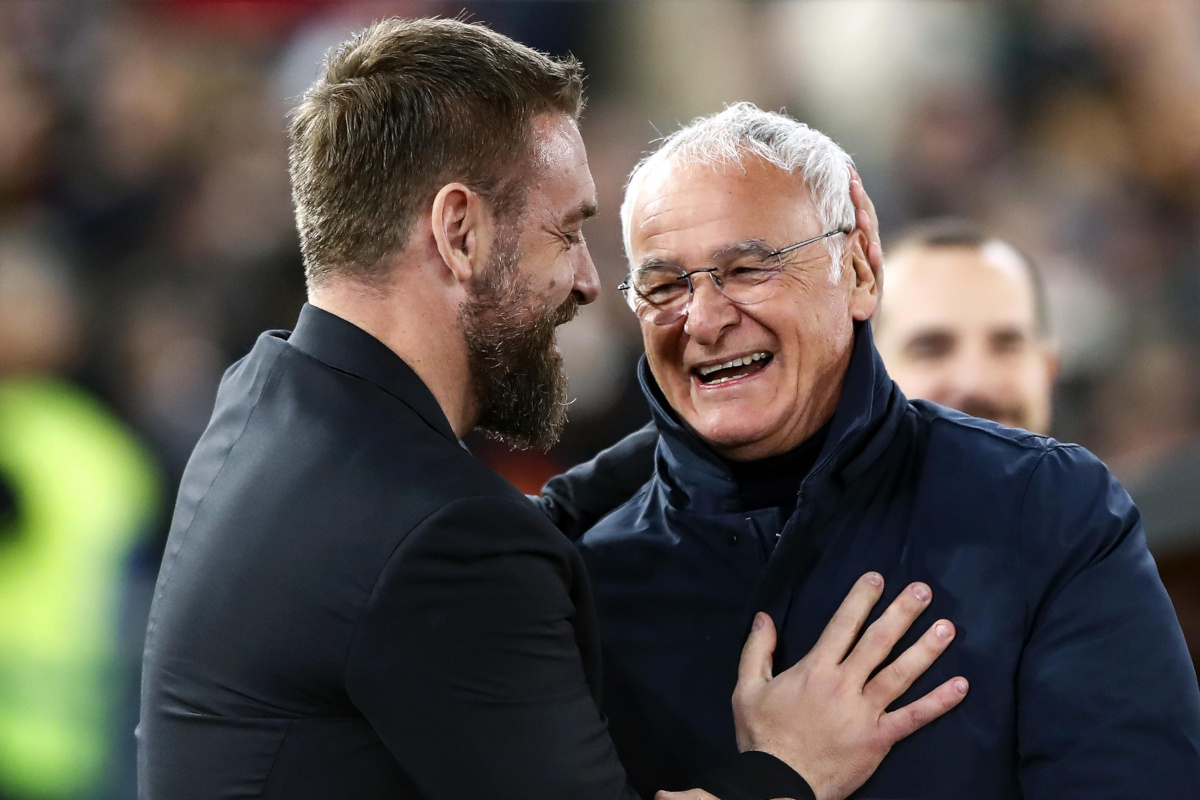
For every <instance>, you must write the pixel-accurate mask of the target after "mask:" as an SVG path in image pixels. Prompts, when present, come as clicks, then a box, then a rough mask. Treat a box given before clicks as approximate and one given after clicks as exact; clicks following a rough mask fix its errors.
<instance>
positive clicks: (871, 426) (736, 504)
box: [638, 322, 908, 512]
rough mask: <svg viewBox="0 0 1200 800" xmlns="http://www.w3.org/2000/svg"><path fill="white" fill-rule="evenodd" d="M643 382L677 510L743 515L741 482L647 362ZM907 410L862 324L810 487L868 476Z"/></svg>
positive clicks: (660, 463) (641, 368)
mask: <svg viewBox="0 0 1200 800" xmlns="http://www.w3.org/2000/svg"><path fill="white" fill-rule="evenodd" d="M638 380H639V381H640V382H641V385H642V391H643V392H644V393H645V395H646V400H647V402H648V403H649V404H650V413H651V416H652V417H653V419H654V423H655V425H656V426H657V428H658V431H659V434H660V437H661V438H660V443H659V448H658V453H657V456H656V461H655V468H656V471H657V473H658V475H659V477H660V478H662V479H663V480H664V482H665V483H666V484H667V487H668V489H669V490H670V494H671V504H672V505H674V506H680V507H688V508H691V509H692V510H695V511H701V512H732V511H740V510H741V509H740V504H741V501H740V498H739V495H738V489H737V484H736V482H735V481H734V479H733V475H732V474H731V473H730V471H729V469H728V468H727V467H726V466H725V463H724V462H723V461H722V460H721V458H720V457H719V456H717V454H716V453H715V452H713V450H712V449H711V448H710V447H708V445H706V444H705V443H704V442H703V441H701V440H700V438H699V437H698V436H696V434H694V433H692V431H691V430H689V429H688V428H687V427H685V426H684V425H683V424H682V423H681V422H680V421H679V419H678V417H677V416H676V415H675V412H674V411H673V410H671V408H670V406H668V405H667V402H666V399H665V397H664V396H663V393H662V390H661V389H659V387H658V384H657V383H656V382H655V380H654V376H653V375H652V374H651V373H650V368H649V366H648V364H647V363H646V357H645V356H644V355H643V356H642V358H641V361H640V362H639V363H638ZM907 405H908V402H907V400H906V399H905V397H904V395H903V394H902V393H901V392H900V389H899V388H898V387H897V386H896V384H895V383H894V382H893V381H892V379H891V378H890V377H888V374H887V370H886V369H884V366H883V361H882V359H881V358H880V357H879V353H878V352H877V351H876V350H875V342H874V339H873V338H872V335H871V326H870V325H869V324H867V323H863V322H860V323H855V328H854V347H853V350H852V352H851V355H850V364H849V366H847V368H846V378H845V381H844V382H843V384H842V396H841V398H840V399H839V400H838V405H837V408H836V410H835V411H834V413H833V420H832V423H831V424H830V428H829V435H828V438H827V439H826V440H825V446H824V447H823V448H822V450H821V453H820V455H818V456H817V460H816V463H815V465H814V466H813V468H812V471H811V472H810V473H809V476H810V479H811V480H813V481H821V482H825V481H834V482H836V483H838V484H842V485H844V484H845V483H847V482H849V481H850V480H853V479H854V478H855V477H857V476H858V475H860V474H861V473H862V472H863V471H864V470H866V468H867V467H869V466H870V465H871V464H872V463H873V462H874V461H875V460H876V459H877V458H878V457H879V455H880V454H881V453H882V452H883V450H884V449H886V447H887V445H888V444H890V443H891V441H892V438H893V437H894V436H895V433H896V430H897V428H898V426H899V424H900V418H901V417H902V416H903V413H904V409H905V408H906V407H907ZM807 482H808V481H806V483H807Z"/></svg>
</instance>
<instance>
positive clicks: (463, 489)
mask: <svg viewBox="0 0 1200 800" xmlns="http://www.w3.org/2000/svg"><path fill="white" fill-rule="evenodd" d="M581 105H582V74H581V68H580V67H579V65H578V63H577V62H575V61H574V60H571V59H569V60H565V61H560V60H555V59H552V58H549V57H547V56H544V55H542V54H540V53H537V52H535V51H533V50H530V49H528V48H526V47H523V46H521V45H519V44H517V43H516V42H513V41H512V40H510V39H507V38H506V37H503V36H501V35H499V34H496V33H493V32H492V31H490V30H488V29H487V28H484V27H481V26H476V25H468V24H464V23H461V22H457V21H451V20H416V21H403V20H387V21H384V22H382V23H378V24H376V25H374V26H372V27H370V28H368V29H367V30H365V31H363V32H361V33H360V34H358V35H356V36H355V37H353V38H352V39H351V40H350V41H348V42H347V43H345V44H344V45H342V47H341V48H340V49H338V50H337V52H336V53H335V54H333V55H331V57H330V58H329V60H328V62H327V65H326V71H325V74H324V75H323V76H322V78H320V79H319V80H318V81H317V83H316V84H314V86H313V87H312V88H311V89H310V90H309V91H308V92H307V93H306V95H305V98H304V100H303V102H302V103H301V105H300V107H299V108H298V109H297V110H296V112H295V115H294V117H293V121H292V126H291V139H292V144H291V176H292V187H293V198H294V202H295V205H296V221H297V226H298V228H299V231H300V239H301V248H302V252H303V255H304V260H305V267H306V275H307V280H308V289H309V300H310V304H309V305H306V306H305V307H304V309H303V310H302V311H301V314H300V318H299V321H298V323H297V325H296V329H295V331H293V332H292V333H290V334H288V333H286V332H271V333H267V334H264V335H263V336H262V337H260V339H259V340H258V342H257V344H256V345H255V346H254V349H253V350H252V351H251V353H250V354H249V355H248V356H247V357H246V358H244V359H243V360H241V361H240V362H238V363H237V364H235V365H234V366H233V367H232V368H231V369H230V370H229V371H228V372H227V373H226V375H225V378H224V379H223V381H222V385H221V389H220V392H219V394H218V397H217V401H216V408H215V410H214V412H213V417H212V421H211V422H210V424H209V427H208V428H207V430H206V432H205V434H204V435H203V436H202V437H201V440H200V442H199V444H198V445H197V447H196V450H195V452H194V453H193V455H192V458H191V460H190V462H189V464H188V467H187V469H186V471H185V473H184V477H183V481H182V485H181V487H180V492H179V500H178V504H177V506H176V510H175V517H174V520H173V523H172V529H171V532H170V535H169V539H168V542H167V552H166V555H165V558H164V560H163V565H162V569H161V572H160V575H159V580H158V585H157V588H156V595H155V599H154V603H153V607H152V610H151V615H150V620H149V625H148V630H147V638H146V650H145V659H144V673H143V693H142V718H141V723H140V725H139V729H138V741H139V784H140V792H141V796H142V797H145V798H147V800H152V799H153V798H164V799H169V800H183V798H189V797H195V798H201V797H203V798H211V797H217V796H230V795H233V794H254V795H256V796H263V797H279V798H288V799H289V800H299V799H300V798H306V797H312V798H316V797H331V796H339V797H354V798H356V800H368V798H375V797H380V798H382V797H389V798H396V797H439V798H460V797H461V798H468V797H470V798H475V797H480V796H496V797H521V798H538V797H545V798H563V797H571V798H580V800H583V799H584V798H592V797H595V798H600V797H631V796H632V794H631V793H630V791H629V790H628V788H627V787H626V784H625V774H624V771H623V769H622V767H621V765H620V763H619V762H618V761H617V757H616V753H615V751H614V748H613V746H612V743H611V741H610V739H609V737H608V734H607V732H606V730H605V722H604V718H603V717H602V716H601V714H600V712H599V710H598V708H597V706H596V699H597V696H598V694H597V691H598V687H597V683H598V675H599V661H600V655H599V650H598V634H597V631H596V626H595V620H594V617H593V600H592V595H591V592H590V589H589V586H588V583H587V579H586V576H585V574H584V570H583V566H582V562H581V559H580V556H579V554H578V553H577V552H576V551H575V549H574V548H573V547H572V546H571V544H570V542H569V541H568V540H567V539H566V538H564V537H563V536H561V535H560V534H559V532H558V531H556V530H555V529H554V528H553V527H552V526H551V525H550V524H549V523H548V522H547V521H546V519H545V517H544V516H542V515H541V514H540V513H539V512H538V511H537V510H536V509H535V508H534V507H533V506H532V505H530V504H529V503H528V502H527V500H526V499H525V498H524V496H523V495H521V494H519V493H518V492H517V490H516V489H515V488H514V487H513V486H512V485H511V484H508V483H506V482H505V481H504V480H503V479H502V478H501V477H500V476H499V475H497V474H496V473H494V472H492V471H491V470H489V469H487V468H486V467H485V466H483V465H482V464H481V463H480V462H479V461H477V460H476V459H474V458H473V457H472V456H471V454H470V453H469V452H467V450H466V449H465V448H463V447H462V446H460V443H459V438H460V437H461V436H462V435H463V434H464V433H466V432H467V431H469V430H471V429H472V428H476V427H478V428H481V429H483V430H485V431H488V432H490V433H491V434H492V435H495V436H499V437H503V438H505V439H507V440H508V441H511V442H514V443H517V444H521V445H524V446H537V447H545V446H548V445H549V444H551V443H553V441H554V440H555V438H556V437H557V434H558V431H559V429H560V428H561V426H562V424H563V421H564V416H565V407H566V402H565V385H564V380H563V377H562V372H561V358H560V356H559V355H558V353H557V349H556V347H555V345H554V330H555V328H556V327H557V326H558V325H560V324H562V323H564V322H566V321H568V320H569V319H570V318H571V317H572V316H573V315H574V314H575V312H576V310H577V307H578V306H579V305H582V304H586V303H589V302H591V301H592V300H594V299H595V298H596V296H597V294H598V292H599V286H598V279H597V275H596V271H595V267H594V265H593V264H592V261H591V257H590V255H589V253H588V250H587V246H586V244H585V242H584V240H583V234H582V225H583V222H584V221H585V220H586V219H587V218H588V217H590V216H591V215H592V214H593V213H594V212H595V187H594V185H593V182H592V178H591V175H590V173H589V170H588V166H587V158H586V154H585V152H584V149H583V144H582V141H581V139H580V135H579V132H578V128H577V126H576V118H577V117H578V115H579V112H580V108H581ZM842 591H843V594H845V593H846V592H847V591H848V592H849V594H848V597H847V599H846V601H845V603H844V604H843V605H842V606H841V610H840V613H839V614H838V615H837V616H836V617H834V618H833V621H832V622H831V623H830V625H829V627H828V628H827V634H826V636H825V637H824V639H823V640H822V642H821V643H819V644H817V645H816V646H815V647H814V648H813V651H812V654H811V657H810V658H808V659H805V660H804V661H801V662H800V664H798V665H797V667H796V668H795V669H794V670H792V671H789V672H787V673H785V674H782V675H779V676H778V677H774V678H772V670H771V666H770V653H771V651H772V648H773V641H774V628H773V627H772V626H771V625H770V624H769V621H768V619H767V618H766V616H765V615H760V616H759V617H758V618H757V620H756V624H755V625H754V627H753V630H752V632H751V634H750V638H749V640H748V642H747V645H746V654H745V657H744V658H743V659H742V667H743V670H744V672H745V674H744V676H743V680H742V682H741V683H739V688H738V694H737V695H736V697H735V702H736V704H737V707H738V719H739V726H738V729H739V732H740V734H741V738H740V740H739V742H738V743H737V744H738V747H736V748H735V747H733V746H731V747H730V748H729V749H728V752H727V754H722V757H721V758H717V759H712V762H713V763H707V764H705V765H704V767H705V768H709V769H711V768H712V767H713V765H714V764H717V765H718V769H717V770H714V771H711V772H710V773H709V774H710V775H711V780H712V782H711V783H707V784H705V785H706V786H707V788H709V789H719V790H720V793H721V795H722V796H723V797H725V800H734V798H743V797H744V798H764V799H765V798H768V797H780V796H785V795H786V796H791V797H796V798H803V797H814V796H815V797H819V798H822V799H824V798H839V797H844V796H846V794H848V793H849V792H850V791H851V790H853V789H854V788H855V787H856V786H857V785H859V784H860V783H861V782H862V780H864V779H865V778H866V777H867V776H868V775H869V774H870V773H871V772H872V771H873V770H874V768H875V767H876V766H877V765H878V763H879V760H880V759H881V758H882V757H883V755H884V754H885V753H886V752H887V750H888V748H890V747H891V746H892V745H893V744H894V743H895V742H896V741H898V740H899V739H901V738H903V737H904V736H905V735H907V734H908V733H911V732H912V730H914V729H916V728H917V727H919V726H920V725H922V724H924V723H925V722H928V721H929V720H931V719H934V718H936V717H938V716H939V715H940V714H941V713H943V712H944V711H946V710H948V709H949V708H951V707H953V706H954V705H956V704H957V703H958V702H959V701H960V700H961V699H962V697H963V695H964V694H965V692H966V684H965V681H963V680H962V679H961V678H952V679H950V680H947V681H945V683H943V684H942V685H940V686H937V687H928V689H929V690H930V691H929V692H928V694H927V695H926V696H924V697H922V698H920V699H917V700H915V701H914V702H913V703H911V704H909V705H907V706H904V707H902V708H898V709H897V710H896V711H893V712H890V713H885V709H886V708H887V707H888V706H890V705H892V704H893V703H894V701H895V699H896V698H897V697H898V696H899V694H900V693H902V692H904V691H905V690H906V689H907V687H908V685H909V684H910V682H911V681H912V680H913V679H914V678H915V677H916V676H917V675H918V674H921V673H923V672H924V670H925V669H926V668H927V667H928V666H929V664H930V663H931V662H932V661H933V659H934V658H936V657H937V655H938V654H939V653H941V652H942V651H943V650H944V649H945V648H946V646H947V645H948V644H949V641H950V638H952V637H951V636H949V635H948V632H949V631H950V630H952V626H951V625H950V623H948V622H946V621H944V620H943V621H941V622H939V623H937V624H936V625H935V626H933V627H931V628H930V629H929V630H928V631H927V632H925V633H924V635H922V636H920V637H919V638H917V637H910V639H915V642H913V644H912V646H911V647H910V648H909V649H908V650H906V651H905V652H904V653H902V654H901V655H900V656H899V657H898V658H897V660H896V661H895V662H894V664H892V665H891V666H887V667H884V668H883V669H882V670H880V671H879V672H878V675H876V676H875V677H874V678H872V677H871V676H872V675H873V674H874V673H875V671H876V668H877V667H879V665H880V663H881V662H882V660H883V659H884V658H885V657H886V656H887V654H888V653H889V652H890V650H891V649H892V645H893V644H894V643H895V642H896V641H897V640H898V639H899V638H900V636H901V635H903V634H904V633H905V632H906V631H907V628H908V626H909V624H910V623H911V622H912V621H913V620H914V619H915V617H916V616H917V615H919V614H920V613H921V612H922V610H923V609H924V608H925V607H926V606H927V605H928V603H929V602H930V599H931V595H930V590H929V588H928V587H927V586H924V585H923V584H916V585H914V586H912V587H910V588H909V589H908V590H907V591H904V592H902V593H900V596H899V597H898V598H897V599H896V601H895V602H894V603H892V604H891V605H890V606H889V608H888V610H887V611H885V612H883V614H882V616H880V617H879V619H878V620H877V621H876V622H875V623H874V624H873V626H872V627H871V628H870V629H868V631H867V633H866V634H865V635H864V637H863V640H862V641H861V642H860V643H859V644H858V645H857V646H853V647H852V645H853V642H854V639H855V637H856V636H857V633H858V630H859V628H860V627H861V626H862V624H863V622H864V620H865V619H866V617H867V615H868V613H869V612H870V610H871V608H872V606H873V605H874V601H875V600H876V599H878V597H879V596H880V595H881V594H882V592H883V581H882V579H881V578H880V577H879V576H878V575H877V574H868V575H867V576H864V577H863V578H862V579H861V580H859V581H858V582H857V583H856V584H855V585H854V587H853V590H851V587H849V586H847V587H843V588H842ZM832 610H833V609H830V611H831V613H832ZM746 627H747V628H749V627H750V625H749V621H747V626H746ZM843 658H844V659H845V663H842V662H843ZM732 692H733V686H732V685H731V686H730V690H729V692H726V697H725V702H726V703H728V702H729V697H730V694H731V693H732ZM731 745H732V743H731ZM739 750H740V751H742V754H741V756H738V757H736V758H732V756H734V755H735V754H737V753H738V751H739ZM727 755H728V756H730V757H729V758H727V757H726V756H727ZM706 758H707V756H706ZM722 762H723V763H722ZM704 773H705V770H704V769H699V770H697V771H696V772H695V773H693V774H692V775H688V776H682V775H681V776H680V780H682V781H685V783H687V784H690V783H692V782H693V781H694V780H696V779H697V777H698V776H700V775H702V774H704ZM810 786H811V789H810ZM693 796H694V795H693Z"/></svg>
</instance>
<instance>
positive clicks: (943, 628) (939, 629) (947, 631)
mask: <svg viewBox="0 0 1200 800" xmlns="http://www.w3.org/2000/svg"><path fill="white" fill-rule="evenodd" d="M933 632H934V633H936V634H937V635H938V638H939V639H949V638H950V637H951V636H953V635H954V628H952V627H951V626H949V625H947V624H946V623H944V622H939V623H938V624H937V625H934V626H933Z"/></svg>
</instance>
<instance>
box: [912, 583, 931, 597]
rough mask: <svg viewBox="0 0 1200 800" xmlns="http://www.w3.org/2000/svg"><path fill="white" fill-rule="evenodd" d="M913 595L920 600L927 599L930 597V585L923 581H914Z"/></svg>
mask: <svg viewBox="0 0 1200 800" xmlns="http://www.w3.org/2000/svg"><path fill="white" fill-rule="evenodd" d="M912 593H913V597H915V598H917V599H918V600H921V601H925V600H928V599H929V587H928V586H926V585H925V584H923V583H914V584H913V585H912Z"/></svg>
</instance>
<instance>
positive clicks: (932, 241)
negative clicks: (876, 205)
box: [888, 217, 1050, 336]
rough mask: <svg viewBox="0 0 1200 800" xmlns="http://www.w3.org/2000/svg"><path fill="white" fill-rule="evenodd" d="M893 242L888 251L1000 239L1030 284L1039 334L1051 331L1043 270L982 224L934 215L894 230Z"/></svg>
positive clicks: (977, 245)
mask: <svg viewBox="0 0 1200 800" xmlns="http://www.w3.org/2000/svg"><path fill="white" fill-rule="evenodd" d="M895 238H896V244H894V245H892V246H890V247H888V252H889V253H898V252H900V251H901V250H907V249H909V248H924V249H929V250H933V249H937V248H944V247H961V248H965V249H968V250H982V249H983V248H984V246H986V245H987V244H989V243H990V242H1000V243H1001V244H1003V245H1004V246H1005V247H1007V248H1008V249H1009V250H1011V251H1012V252H1014V253H1016V254H1017V256H1018V257H1019V258H1020V260H1021V264H1022V265H1023V266H1024V267H1025V272H1026V273H1027V274H1028V275H1029V281H1030V283H1032V284H1033V301H1034V313H1035V314H1036V318H1037V332H1038V335H1039V336H1049V335H1050V302H1049V300H1048V299H1047V298H1046V282H1045V281H1044V280H1043V279H1042V271H1041V270H1040V269H1039V268H1038V265H1037V262H1036V261H1034V260H1033V259H1032V258H1031V257H1030V255H1029V254H1028V253H1026V252H1025V251H1024V250H1022V249H1021V248H1019V247H1017V246H1016V245H1015V244H1013V243H1012V242H1010V241H1008V240H1007V239H1001V238H1000V237H999V236H996V235H995V234H994V233H991V232H990V231H988V230H987V229H986V228H984V227H983V226H982V225H979V224H978V223H976V222H973V221H971V220H968V219H963V218H961V217H937V218H934V219H928V220H922V221H920V222H916V223H913V224H912V225H910V226H909V227H908V228H905V229H904V230H902V231H901V232H900V233H899V234H897V236H896V237H895Z"/></svg>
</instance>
